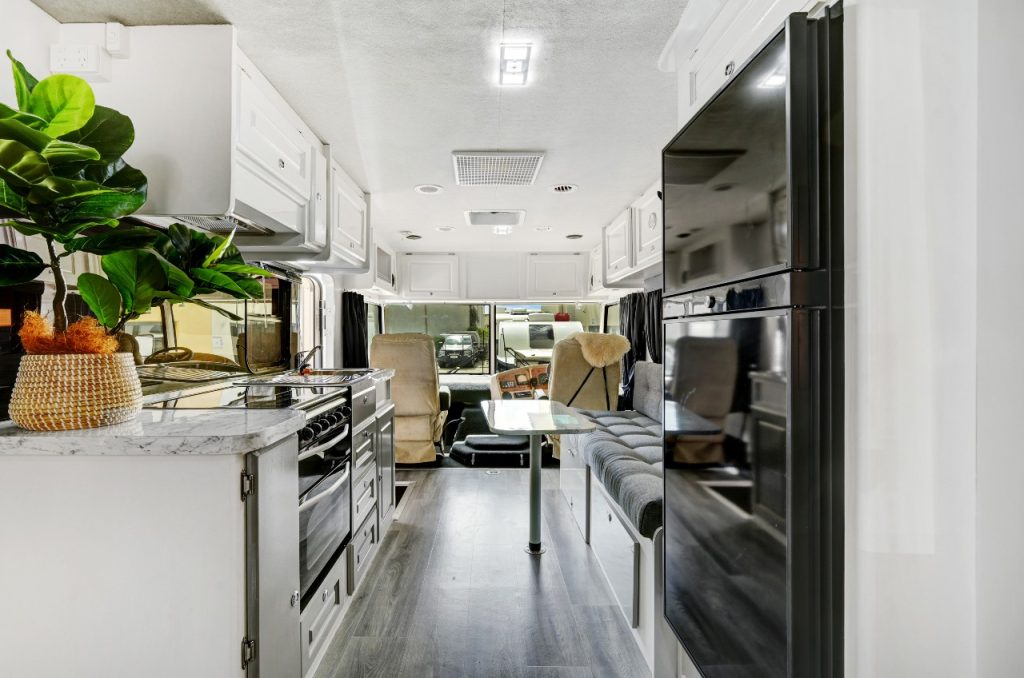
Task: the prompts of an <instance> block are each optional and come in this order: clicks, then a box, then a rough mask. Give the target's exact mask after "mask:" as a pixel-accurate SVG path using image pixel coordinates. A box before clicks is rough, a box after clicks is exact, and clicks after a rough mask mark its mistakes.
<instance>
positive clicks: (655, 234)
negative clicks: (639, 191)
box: [633, 184, 662, 268]
mask: <svg viewBox="0 0 1024 678" xmlns="http://www.w3.org/2000/svg"><path fill="white" fill-rule="evenodd" d="M659 188H660V184H656V185H654V186H652V187H651V188H650V190H648V191H647V192H646V193H644V195H643V197H642V198H640V200H638V201H637V202H636V203H635V204H634V208H635V210H636V232H635V237H634V239H633V242H634V244H635V247H636V266H635V267H636V268H646V267H647V266H650V265H651V264H656V263H658V262H659V261H661V238H662V212H661V198H659V197H658V189H659Z"/></svg>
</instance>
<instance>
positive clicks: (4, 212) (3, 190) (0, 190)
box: [0, 179, 27, 219]
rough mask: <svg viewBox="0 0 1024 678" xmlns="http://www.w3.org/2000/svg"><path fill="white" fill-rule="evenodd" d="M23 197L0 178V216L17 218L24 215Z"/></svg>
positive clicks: (25, 207)
mask: <svg viewBox="0 0 1024 678" xmlns="http://www.w3.org/2000/svg"><path fill="white" fill-rule="evenodd" d="M26 209H27V206H26V204H25V198H23V197H22V196H21V195H20V194H19V193H17V192H15V191H14V189H12V188H11V187H10V186H8V185H7V182H6V181H4V180H3V179H0V218H4V219H17V218H20V217H24V216H25V210H26Z"/></svg>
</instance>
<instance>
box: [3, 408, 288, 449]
mask: <svg viewBox="0 0 1024 678" xmlns="http://www.w3.org/2000/svg"><path fill="white" fill-rule="evenodd" d="M305 421H306V415H305V414H303V413H302V412H300V411H298V410H291V409H280V410H244V409H237V410H143V411H142V413H141V414H139V416H138V417H136V418H135V419H134V420H132V421H129V422H125V423H124V424H116V425H114V426H104V427H101V428H91V429H82V430H78V431H52V432H50V431H46V432H36V431H26V430H25V429H21V428H18V427H17V426H15V425H14V424H13V423H12V422H9V421H5V422H2V423H0V456H67V455H80V456H118V455H120V456H140V455H204V454H205V455H210V454H245V453H247V452H253V451H255V450H260V449H263V448H264V447H267V446H269V445H273V444H274V443H276V442H278V441H280V440H281V439H282V438H285V437H287V436H290V435H292V434H294V433H295V432H296V431H298V430H299V429H300V428H302V426H303V425H304V423H305Z"/></svg>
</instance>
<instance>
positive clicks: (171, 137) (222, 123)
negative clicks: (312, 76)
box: [62, 24, 371, 269]
mask: <svg viewBox="0 0 1024 678" xmlns="http://www.w3.org/2000/svg"><path fill="white" fill-rule="evenodd" d="M97 26H99V27H100V28H102V24H81V25H77V26H70V25H68V26H66V28H67V30H66V31H64V32H62V40H64V41H66V42H73V41H74V40H76V39H78V40H82V41H83V42H87V41H88V39H89V38H88V31H90V30H95V29H96V27H97ZM132 35H133V36H134V37H133V39H132V49H131V53H130V54H129V55H128V56H127V57H125V58H122V59H114V60H113V61H112V66H111V68H112V71H111V77H110V81H109V82H96V83H93V89H94V90H95V92H96V98H97V100H99V101H103V102H104V103H105V104H106V105H108V106H110V107H112V108H115V109H117V110H119V111H121V112H122V113H124V114H125V115H127V116H129V117H130V118H131V119H132V122H133V124H134V126H135V132H136V134H135V143H134V145H133V146H132V147H131V149H129V151H128V152H127V153H126V154H125V158H126V160H127V161H128V162H129V163H131V164H132V165H134V166H136V167H138V168H139V169H141V170H142V171H143V172H145V173H146V175H147V177H148V178H149V194H148V199H147V201H146V203H145V204H144V205H143V206H142V208H141V209H140V210H139V211H138V213H137V214H136V215H135V216H137V217H138V218H141V219H144V220H146V221H150V222H152V223H154V224H157V225H167V224H170V223H173V222H180V223H184V224H186V225H189V226H191V227H194V228H198V229H203V230H207V231H212V232H216V233H221V234H226V233H230V232H232V231H235V232H236V236H235V244H236V245H238V247H239V249H240V250H242V251H243V252H246V253H250V254H253V255H255V256H258V257H259V258H262V259H272V260H288V261H292V260H301V259H317V258H321V259H325V258H327V256H325V253H326V255H328V256H329V255H331V254H334V253H336V252H337V253H338V254H339V256H338V257H337V262H336V263H337V265H338V267H340V268H348V269H359V268H362V267H365V266H366V260H367V252H368V248H369V243H370V240H371V238H370V233H369V223H368V219H367V214H368V212H367V209H366V199H365V195H364V194H363V192H362V190H361V189H359V188H358V187H357V186H356V185H355V183H354V182H353V181H352V180H351V179H350V178H349V177H347V176H346V175H345V173H344V171H343V170H342V169H341V168H340V166H339V165H338V164H337V162H334V161H332V159H331V153H330V148H329V147H327V146H325V145H324V144H323V142H322V141H321V140H320V139H319V138H318V137H317V135H316V134H315V133H314V132H313V131H312V129H310V127H309V126H308V125H307V124H306V123H305V122H304V121H303V120H302V119H301V118H300V117H299V115H298V114H297V113H296V112H295V110H294V109H293V108H292V107H291V106H290V105H289V103H288V102H287V101H286V100H285V99H284V97H283V96H281V94H280V93H279V92H278V91H277V90H276V89H275V88H274V86H273V85H272V84H271V83H270V81H269V80H267V78H266V77H264V75H263V74H262V73H261V72H260V71H259V69H257V68H256V66H255V65H254V64H253V63H252V61H250V60H249V59H248V57H246V55H245V54H244V53H243V52H242V51H241V50H240V49H239V48H238V45H237V40H236V33H235V29H234V28H233V27H231V26H136V27H133V28H132Z"/></svg>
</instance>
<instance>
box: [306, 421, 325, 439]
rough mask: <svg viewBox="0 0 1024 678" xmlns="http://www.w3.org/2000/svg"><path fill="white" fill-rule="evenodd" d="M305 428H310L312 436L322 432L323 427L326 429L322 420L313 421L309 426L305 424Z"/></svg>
mask: <svg viewBox="0 0 1024 678" xmlns="http://www.w3.org/2000/svg"><path fill="white" fill-rule="evenodd" d="M306 428H309V429H310V430H312V431H313V435H314V436H318V435H320V434H321V433H323V432H324V429H326V428H327V427H326V426H324V424H323V422H322V421H319V420H317V421H314V422H313V423H312V424H310V425H309V426H307V427H306Z"/></svg>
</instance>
